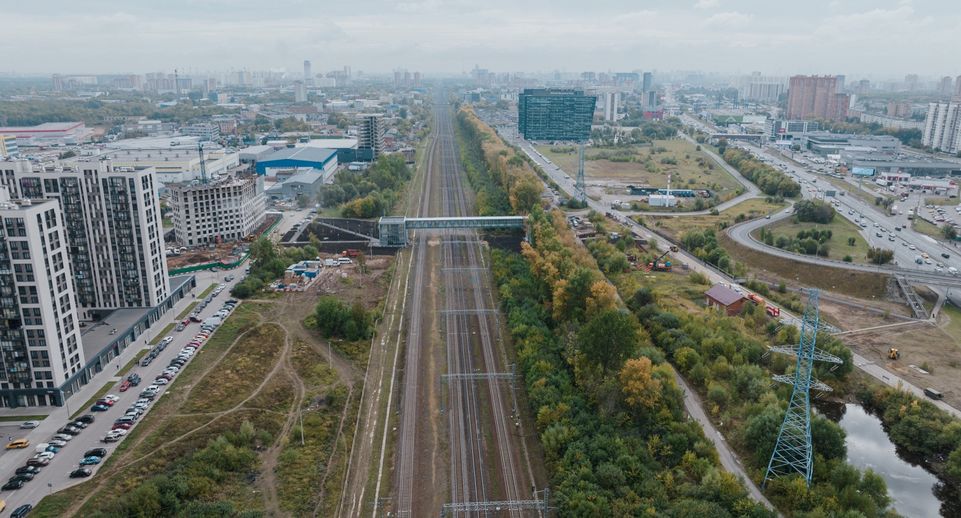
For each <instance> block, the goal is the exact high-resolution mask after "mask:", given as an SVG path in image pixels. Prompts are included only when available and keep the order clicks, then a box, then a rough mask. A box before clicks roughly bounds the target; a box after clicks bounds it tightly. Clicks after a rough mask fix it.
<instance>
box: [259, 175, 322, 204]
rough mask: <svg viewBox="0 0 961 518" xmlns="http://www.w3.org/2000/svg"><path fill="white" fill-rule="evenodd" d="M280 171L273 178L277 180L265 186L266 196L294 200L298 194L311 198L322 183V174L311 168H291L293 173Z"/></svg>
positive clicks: (273, 198)
mask: <svg viewBox="0 0 961 518" xmlns="http://www.w3.org/2000/svg"><path fill="white" fill-rule="evenodd" d="M285 173H286V171H280V172H278V173H277V175H276V176H275V178H277V179H278V180H277V181H276V182H275V183H274V184H273V185H271V186H270V187H268V188H267V191H266V194H267V197H268V198H270V199H271V200H295V199H297V198H298V197H299V196H306V197H307V198H308V199H311V200H312V199H313V198H314V196H316V195H317V193H318V192H319V191H320V187H321V186H322V185H324V182H325V180H324V175H323V174H322V173H321V172H320V171H317V170H316V169H311V168H301V169H295V170H293V174H289V175H288V174H285Z"/></svg>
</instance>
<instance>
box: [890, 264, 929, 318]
mask: <svg viewBox="0 0 961 518" xmlns="http://www.w3.org/2000/svg"><path fill="white" fill-rule="evenodd" d="M894 280H895V281H897V283H898V288H899V289H900V290H901V293H903V294H904V298H906V299H907V300H908V305H909V306H911V311H912V312H913V313H914V318H917V319H920V320H928V319H930V318H931V315H929V314H928V310H927V309H926V308H925V307H924V301H923V300H921V297H920V296H918V292H916V291H914V286H911V284H909V283H908V280H907V279H905V278H904V276H903V275H895V276H894Z"/></svg>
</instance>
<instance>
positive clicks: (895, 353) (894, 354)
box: [888, 347, 901, 360]
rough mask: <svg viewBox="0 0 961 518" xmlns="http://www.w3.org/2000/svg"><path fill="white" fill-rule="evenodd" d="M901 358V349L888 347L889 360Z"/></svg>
mask: <svg viewBox="0 0 961 518" xmlns="http://www.w3.org/2000/svg"><path fill="white" fill-rule="evenodd" d="M900 358H901V351H899V350H898V348H897V347H892V348H890V349H888V359H889V360H897V359H900Z"/></svg>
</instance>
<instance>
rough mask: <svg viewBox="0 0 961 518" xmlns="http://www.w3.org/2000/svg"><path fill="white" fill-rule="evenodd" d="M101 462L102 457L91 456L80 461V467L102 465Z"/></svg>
mask: <svg viewBox="0 0 961 518" xmlns="http://www.w3.org/2000/svg"><path fill="white" fill-rule="evenodd" d="M100 460H101V459H100V457H96V456H94V455H90V456H89V457H84V458H83V459H82V460H81V461H80V465H81V466H93V465H96V464H100Z"/></svg>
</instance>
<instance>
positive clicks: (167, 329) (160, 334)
mask: <svg viewBox="0 0 961 518" xmlns="http://www.w3.org/2000/svg"><path fill="white" fill-rule="evenodd" d="M178 320H180V319H179V318H178ZM176 326H177V324H174V323H173V322H171V323H169V324H167V325H165V326H164V327H163V329H161V330H160V332H158V333H157V334H156V336H154V337H153V340H151V341H150V345H157V344H158V343H160V341H161V340H163V338H164V337H165V336H167V334H168V333H170V331H171V330H172V329H173V328H174V327H176Z"/></svg>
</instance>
